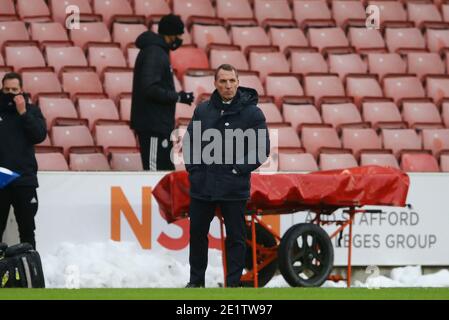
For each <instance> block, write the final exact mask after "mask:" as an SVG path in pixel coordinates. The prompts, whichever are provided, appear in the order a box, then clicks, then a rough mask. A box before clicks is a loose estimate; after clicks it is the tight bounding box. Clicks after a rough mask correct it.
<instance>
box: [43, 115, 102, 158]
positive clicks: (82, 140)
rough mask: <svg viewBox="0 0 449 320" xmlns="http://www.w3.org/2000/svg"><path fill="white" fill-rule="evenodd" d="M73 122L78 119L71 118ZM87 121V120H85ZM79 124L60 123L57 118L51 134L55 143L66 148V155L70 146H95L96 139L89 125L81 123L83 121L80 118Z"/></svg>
mask: <svg viewBox="0 0 449 320" xmlns="http://www.w3.org/2000/svg"><path fill="white" fill-rule="evenodd" d="M71 122H72V123H76V121H74V120H71ZM84 122H86V121H84ZM78 123H79V124H76V125H75V124H74V125H64V126H61V125H58V122H57V120H56V122H55V124H54V125H53V127H52V129H51V131H50V135H51V140H52V141H53V145H54V146H57V147H63V148H64V155H65V156H66V157H68V155H69V148H70V147H75V146H93V145H94V140H93V138H92V135H91V133H90V130H89V128H88V127H87V125H84V124H81V123H83V121H81V120H79V121H78Z"/></svg>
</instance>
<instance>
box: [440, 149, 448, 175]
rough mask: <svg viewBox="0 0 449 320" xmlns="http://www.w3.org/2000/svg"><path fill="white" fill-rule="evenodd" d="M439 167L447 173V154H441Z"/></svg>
mask: <svg viewBox="0 0 449 320" xmlns="http://www.w3.org/2000/svg"><path fill="white" fill-rule="evenodd" d="M440 167H441V171H443V172H449V154H447V153H443V154H441V156H440Z"/></svg>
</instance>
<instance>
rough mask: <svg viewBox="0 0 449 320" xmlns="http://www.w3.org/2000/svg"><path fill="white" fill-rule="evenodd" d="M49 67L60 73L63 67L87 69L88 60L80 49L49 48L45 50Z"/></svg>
mask: <svg viewBox="0 0 449 320" xmlns="http://www.w3.org/2000/svg"><path fill="white" fill-rule="evenodd" d="M45 54H46V57H47V62H48V65H49V66H52V67H53V68H55V70H56V72H57V73H59V72H60V71H61V69H62V68H63V67H66V66H77V67H87V59H86V57H85V56H84V53H83V50H82V49H81V48H80V47H47V48H46V49H45Z"/></svg>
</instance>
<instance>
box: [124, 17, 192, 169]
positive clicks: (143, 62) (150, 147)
mask: <svg viewBox="0 0 449 320" xmlns="http://www.w3.org/2000/svg"><path fill="white" fill-rule="evenodd" d="M183 33H184V23H183V22H182V20H181V19H180V18H179V17H178V16H175V15H173V14H169V15H166V16H164V17H162V19H161V20H160V22H159V29H158V34H156V33H154V32H152V31H146V32H144V33H142V34H141V35H140V36H139V37H138V38H137V40H136V46H137V47H138V48H139V49H140V51H139V54H138V56H137V59H136V63H135V67H134V80H133V92H132V103H131V128H132V129H134V130H135V131H136V133H137V136H138V138H139V144H140V154H141V157H142V164H143V168H144V170H151V171H156V170H173V169H174V165H173V162H172V161H171V159H170V152H171V149H172V142H171V140H170V135H171V133H172V131H173V130H174V126H175V108H176V103H177V102H180V103H186V104H189V105H190V104H192V102H193V100H194V97H193V94H192V93H191V92H189V93H186V92H184V91H181V92H179V93H178V92H176V90H175V85H174V81H173V69H172V67H171V64H170V56H169V52H170V50H176V49H178V48H179V47H180V46H181V45H182V38H181V37H182V34H183Z"/></svg>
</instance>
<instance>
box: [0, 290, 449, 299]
mask: <svg viewBox="0 0 449 320" xmlns="http://www.w3.org/2000/svg"><path fill="white" fill-rule="evenodd" d="M0 300H449V288H394V289H390V288H389V289H362V288H354V289H340V288H338V289H337V288H261V289H252V288H236V289H234V288H233V289H220V288H211V289H79V290H67V289H0Z"/></svg>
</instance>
